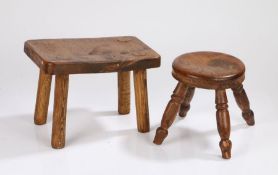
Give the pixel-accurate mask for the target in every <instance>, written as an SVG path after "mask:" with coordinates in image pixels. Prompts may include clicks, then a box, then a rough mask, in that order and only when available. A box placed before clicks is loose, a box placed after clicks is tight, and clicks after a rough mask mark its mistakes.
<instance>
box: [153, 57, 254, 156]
mask: <svg viewBox="0 0 278 175" xmlns="http://www.w3.org/2000/svg"><path fill="white" fill-rule="evenodd" d="M172 66H173V71H172V75H173V77H174V78H175V79H176V80H178V82H179V84H178V86H177V87H176V89H175V91H174V93H173V95H172V99H171V100H170V102H169V103H168V105H167V107H166V109H165V112H164V114H163V117H162V121H161V126H160V127H159V128H158V129H157V131H156V135H155V138H154V143H155V144H161V143H162V142H163V140H164V139H165V137H166V136H167V135H168V129H169V127H170V126H171V125H172V123H173V121H174V119H175V117H176V114H177V112H178V108H179V105H180V103H182V104H181V105H180V112H179V115H180V116H181V117H183V116H186V114H187V112H188V110H189V109H190V102H191V100H192V97H193V95H194V90H195V88H196V87H197V88H205V89H214V90H215V92H216V94H215V103H216V109H217V112H216V119H217V129H218V132H219V135H220V137H221V141H220V143H219V146H220V148H221V152H222V157H223V158H224V159H229V158H231V148H232V142H231V141H230V130H231V128H230V116H229V111H228V100H227V96H226V89H232V90H233V93H234V96H235V99H236V101H237V104H238V106H239V107H240V109H241V110H242V116H243V118H244V119H245V120H246V122H247V124H248V125H254V124H255V120H254V113H253V111H252V110H251V109H250V104H249V100H248V97H247V95H246V93H245V90H244V89H243V86H242V82H243V81H244V78H245V66H244V64H243V63H242V62H241V61H240V60H239V59H238V58H235V57H233V56H231V55H228V54H224V53H219V52H193V53H188V54H183V55H181V56H179V57H177V58H176V59H175V60H174V62H173V65H172ZM183 84H185V85H186V86H187V88H185V87H183V88H181V87H182V86H183ZM184 89H187V90H184ZM182 97H184V100H182Z"/></svg>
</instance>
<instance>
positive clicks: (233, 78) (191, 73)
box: [173, 52, 245, 89]
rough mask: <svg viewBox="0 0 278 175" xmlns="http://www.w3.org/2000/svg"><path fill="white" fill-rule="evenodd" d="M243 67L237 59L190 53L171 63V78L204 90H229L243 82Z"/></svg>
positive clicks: (212, 53) (214, 54)
mask: <svg viewBox="0 0 278 175" xmlns="http://www.w3.org/2000/svg"><path fill="white" fill-rule="evenodd" d="M244 72H245V66H244V64H243V63H242V61H240V60H239V59H238V58H236V57H234V56H231V55H228V54H224V53H219V52H192V53H187V54H183V55H181V56H179V57H177V58H176V59H175V61H174V62H173V76H174V77H175V78H176V79H179V80H180V79H182V80H183V82H184V83H190V84H193V85H194V86H195V87H201V88H206V89H219V88H231V87H234V86H237V85H238V84H239V83H242V82H243V80H244Z"/></svg>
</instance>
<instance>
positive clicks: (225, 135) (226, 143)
mask: <svg viewBox="0 0 278 175" xmlns="http://www.w3.org/2000/svg"><path fill="white" fill-rule="evenodd" d="M215 103H216V109H217V112H216V119H217V129H218V132H219V135H220V137H221V141H220V143H219V146H220V148H221V151H222V157H223V158H224V159H229V158H231V148H232V142H231V141H230V139H229V138H230V130H231V126H230V116H229V111H228V100H227V96H226V91H225V90H216V95H215Z"/></svg>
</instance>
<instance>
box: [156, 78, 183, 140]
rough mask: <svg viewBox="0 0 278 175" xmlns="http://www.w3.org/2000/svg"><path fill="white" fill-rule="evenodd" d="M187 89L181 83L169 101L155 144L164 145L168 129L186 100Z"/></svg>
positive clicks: (157, 131)
mask: <svg viewBox="0 0 278 175" xmlns="http://www.w3.org/2000/svg"><path fill="white" fill-rule="evenodd" d="M187 89H188V87H187V86H185V85H184V84H183V83H181V82H179V83H178V84H177V86H176V88H175V90H174V92H173V94H172V96H171V100H170V101H169V103H168V105H167V107H166V109H165V111H164V114H163V117H162V120H161V126H160V127H159V128H157V130H156V135H155V138H154V141H153V142H154V143H155V144H157V145H160V144H162V142H163V140H164V139H165V138H166V137H167V135H168V128H169V127H170V126H171V125H172V123H173V122H174V120H175V118H176V115H177V113H178V110H179V108H180V105H181V103H182V102H183V100H184V96H185V94H186V91H187Z"/></svg>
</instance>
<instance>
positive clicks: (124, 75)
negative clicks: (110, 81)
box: [118, 72, 130, 114]
mask: <svg viewBox="0 0 278 175" xmlns="http://www.w3.org/2000/svg"><path fill="white" fill-rule="evenodd" d="M118 112H119V114H128V113H129V112H130V72H118Z"/></svg>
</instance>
